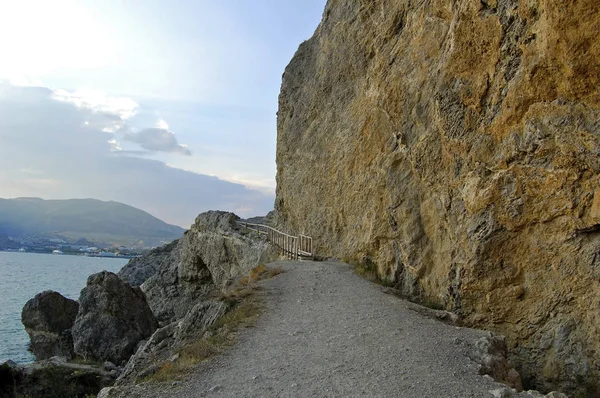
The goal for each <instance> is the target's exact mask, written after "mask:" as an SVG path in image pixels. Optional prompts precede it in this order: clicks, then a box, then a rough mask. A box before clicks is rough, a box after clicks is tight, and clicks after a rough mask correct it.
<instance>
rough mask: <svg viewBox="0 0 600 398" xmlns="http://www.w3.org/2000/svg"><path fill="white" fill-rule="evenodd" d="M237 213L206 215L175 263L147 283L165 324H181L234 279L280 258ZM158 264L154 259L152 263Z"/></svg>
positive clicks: (173, 257) (176, 251)
mask: <svg viewBox="0 0 600 398" xmlns="http://www.w3.org/2000/svg"><path fill="white" fill-rule="evenodd" d="M236 221H239V218H238V217H237V216H236V215H235V214H233V213H227V212H221V211H209V212H206V213H202V214H200V215H199V216H198V217H197V218H196V221H195V223H194V224H193V225H192V227H191V228H190V230H188V231H187V232H186V233H185V235H184V236H183V237H182V238H181V239H180V240H179V242H178V243H177V245H176V246H175V247H173V248H172V249H171V254H170V255H169V261H165V262H164V264H163V265H162V266H161V267H160V268H159V269H158V270H157V271H156V274H155V275H154V276H152V277H151V278H150V279H148V280H147V281H146V282H144V284H143V285H142V290H143V291H144V293H145V294H146V297H147V298H148V303H149V304H150V307H151V308H152V311H153V312H154V314H155V316H156V317H157V319H158V320H159V322H160V323H161V325H168V324H169V323H171V322H173V321H175V320H179V319H181V318H183V317H184V316H186V315H187V314H188V311H190V310H191V309H192V308H193V307H194V306H195V305H196V304H198V302H199V301H203V300H207V299H208V297H210V295H212V294H214V293H215V292H219V291H220V290H221V289H222V288H224V287H226V286H227V284H228V283H230V281H231V280H233V278H235V277H238V276H241V275H243V274H245V273H247V272H248V271H249V270H250V269H252V268H254V267H256V266H257V265H259V264H261V263H268V262H269V261H270V260H271V259H273V258H274V256H273V254H272V249H271V248H270V247H269V245H268V244H267V242H265V241H262V240H259V239H256V238H253V237H250V236H247V235H246V234H245V232H244V230H243V227H240V226H239V225H238V224H236ZM149 261H152V260H149Z"/></svg>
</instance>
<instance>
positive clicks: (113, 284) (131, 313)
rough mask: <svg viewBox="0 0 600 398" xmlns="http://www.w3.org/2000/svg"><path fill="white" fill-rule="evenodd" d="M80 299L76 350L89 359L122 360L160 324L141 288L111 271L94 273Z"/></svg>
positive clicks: (76, 323) (75, 342)
mask: <svg viewBox="0 0 600 398" xmlns="http://www.w3.org/2000/svg"><path fill="white" fill-rule="evenodd" d="M79 302H80V308H79V313H78V314H77V319H76V320H75V326H73V341H74V345H75V353H76V354H78V355H80V356H81V357H83V358H86V359H93V360H98V361H111V362H113V363H116V364H120V363H122V362H123V361H126V360H127V359H129V357H130V356H131V355H132V354H133V353H134V352H135V349H136V347H137V345H138V343H139V342H140V341H142V340H143V339H145V338H148V337H150V336H151V335H152V333H154V331H155V330H156V328H157V327H158V323H157V321H156V319H155V318H154V315H153V314H152V311H151V310H150V307H149V306H148V303H147V302H146V297H145V296H144V293H143V292H142V291H141V290H140V288H139V287H134V288H132V287H131V286H129V285H128V284H126V283H125V282H123V281H122V280H121V279H119V277H118V276H117V275H116V274H113V273H111V272H106V271H103V272H100V273H97V274H94V275H92V276H90V277H89V278H88V280H87V286H86V287H85V288H84V289H83V290H81V296H80V297H79Z"/></svg>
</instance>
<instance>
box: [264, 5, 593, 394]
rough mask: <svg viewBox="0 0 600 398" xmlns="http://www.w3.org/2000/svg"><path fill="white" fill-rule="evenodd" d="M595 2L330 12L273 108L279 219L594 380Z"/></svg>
mask: <svg viewBox="0 0 600 398" xmlns="http://www.w3.org/2000/svg"><path fill="white" fill-rule="evenodd" d="M599 31H600V3H598V2H597V0H568V1H559V0H519V1H517V0H481V1H479V0H477V1H476V0H456V1H449V0H428V1H418V2H417V1H413V0H394V1H392V0H368V1H366V0H329V1H328V3H327V6H326V9H325V12H324V14H323V20H322V22H321V24H320V26H319V27H318V28H317V30H316V32H315V34H314V36H313V37H312V38H311V39H310V40H308V41H306V42H304V43H303V44H302V45H301V46H300V48H299V49H298V51H297V53H296V55H295V56H294V58H293V60H292V61H291V63H290V65H289V66H288V67H287V69H286V71H285V74H284V77H283V84H282V89H281V94H280V98H279V113H278V122H277V126H278V135H277V199H276V210H277V212H278V222H279V224H280V225H283V226H285V227H287V228H288V229H289V230H293V231H298V232H301V233H306V234H309V235H312V236H313V237H314V238H315V243H316V245H317V254H320V255H326V256H337V257H340V258H343V257H346V258H348V259H349V260H352V261H354V262H356V263H361V264H362V265H363V266H368V267H373V268H376V270H377V272H378V273H379V275H380V277H381V278H382V279H383V280H385V281H386V282H388V283H391V284H394V285H395V286H396V287H397V288H399V289H401V290H402V291H403V292H404V294H406V295H408V296H411V297H413V298H415V299H419V300H424V301H427V302H432V303H437V304H439V305H442V306H444V307H446V309H449V310H452V311H454V312H456V313H458V314H460V315H461V316H462V317H463V319H464V320H465V322H466V323H467V324H468V325H470V326H475V327H481V328H486V329H490V330H495V331H499V332H501V333H503V334H505V335H506V336H507V337H508V342H509V345H510V349H511V352H512V354H513V358H514V361H515V364H516V365H517V368H518V369H519V371H520V372H521V374H522V376H523V377H524V382H525V384H526V386H528V387H537V388H538V389H542V390H549V389H551V388H562V389H564V390H566V391H571V392H575V391H578V393H580V394H588V395H591V394H594V391H596V393H598V389H600V385H599V384H598V383H599V382H598V380H599V379H598V377H599V371H600V357H599V356H598V352H600V311H599V308H600V163H599V161H598V160H599V157H598V156H599V154H600V139H599V135H600V86H599V83H600V40H598V39H597V37H596V36H597V33H598V32H599Z"/></svg>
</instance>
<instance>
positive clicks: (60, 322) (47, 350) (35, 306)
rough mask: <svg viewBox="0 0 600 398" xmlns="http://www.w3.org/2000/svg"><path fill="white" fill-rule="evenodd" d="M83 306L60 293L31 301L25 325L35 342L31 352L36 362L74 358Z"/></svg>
mask: <svg viewBox="0 0 600 398" xmlns="http://www.w3.org/2000/svg"><path fill="white" fill-rule="evenodd" d="M78 310H79V304H78V303H77V302H76V301H74V300H70V299H68V298H66V297H63V296H62V295H61V294H60V293H58V292H53V291H45V292H42V293H39V294H37V295H36V296H35V297H34V298H32V299H31V300H29V301H28V302H27V303H26V304H25V306H24V307H23V311H22V312H21V322H22V323H23V325H24V326H25V330H26V331H27V334H29V338H30V339H31V344H30V345H29V350H30V351H31V352H32V353H33V355H35V357H36V359H38V360H42V359H48V358H50V357H54V356H64V357H68V358H71V357H72V356H73V338H72V336H71V328H72V327H73V324H74V323H75V317H76V316H77V312H78Z"/></svg>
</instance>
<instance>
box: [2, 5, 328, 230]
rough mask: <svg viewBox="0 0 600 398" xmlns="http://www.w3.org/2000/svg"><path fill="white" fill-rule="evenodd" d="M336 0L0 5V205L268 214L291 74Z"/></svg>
mask: <svg viewBox="0 0 600 398" xmlns="http://www.w3.org/2000/svg"><path fill="white" fill-rule="evenodd" d="M325 2H326V0H301V1H300V0H219V1H214V0H186V1H184V0H170V1H167V0H160V1H159V0H127V1H124V0H102V1H97V0H76V1H70V0H53V1H47V0H40V1H29V0H19V1H12V0H0V54H1V57H2V61H0V197H2V198H13V197H41V198H45V199H67V198H95V199H100V200H115V201H119V202H123V203H126V204H129V205H132V206H135V207H138V208H140V209H142V210H145V211H148V212H149V213H151V214H152V215H154V216H157V217H159V218H161V219H163V220H164V221H167V222H169V223H172V224H177V225H181V226H183V227H189V225H190V224H191V223H193V221H194V219H195V217H196V216H197V215H198V214H199V213H201V212H203V211H206V210H211V209H215V210H228V211H233V212H235V213H236V214H238V215H239V216H241V217H250V216H255V215H264V214H266V213H267V212H268V211H270V210H272V209H273V203H274V194H275V173H276V165H275V144H276V112H277V98H278V95H279V88H280V85H281V75H282V73H283V71H284V69H285V66H286V65H287V64H288V63H289V61H290V60H291V58H292V56H293V55H294V52H295V51H296V49H297V48H298V45H299V44H300V43H301V42H302V41H304V40H306V39H308V38H310V36H311V35H312V34H313V32H314V30H315V29H316V27H317V25H318V23H319V21H320V19H321V15H322V13H323V9H324V8H325Z"/></svg>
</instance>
